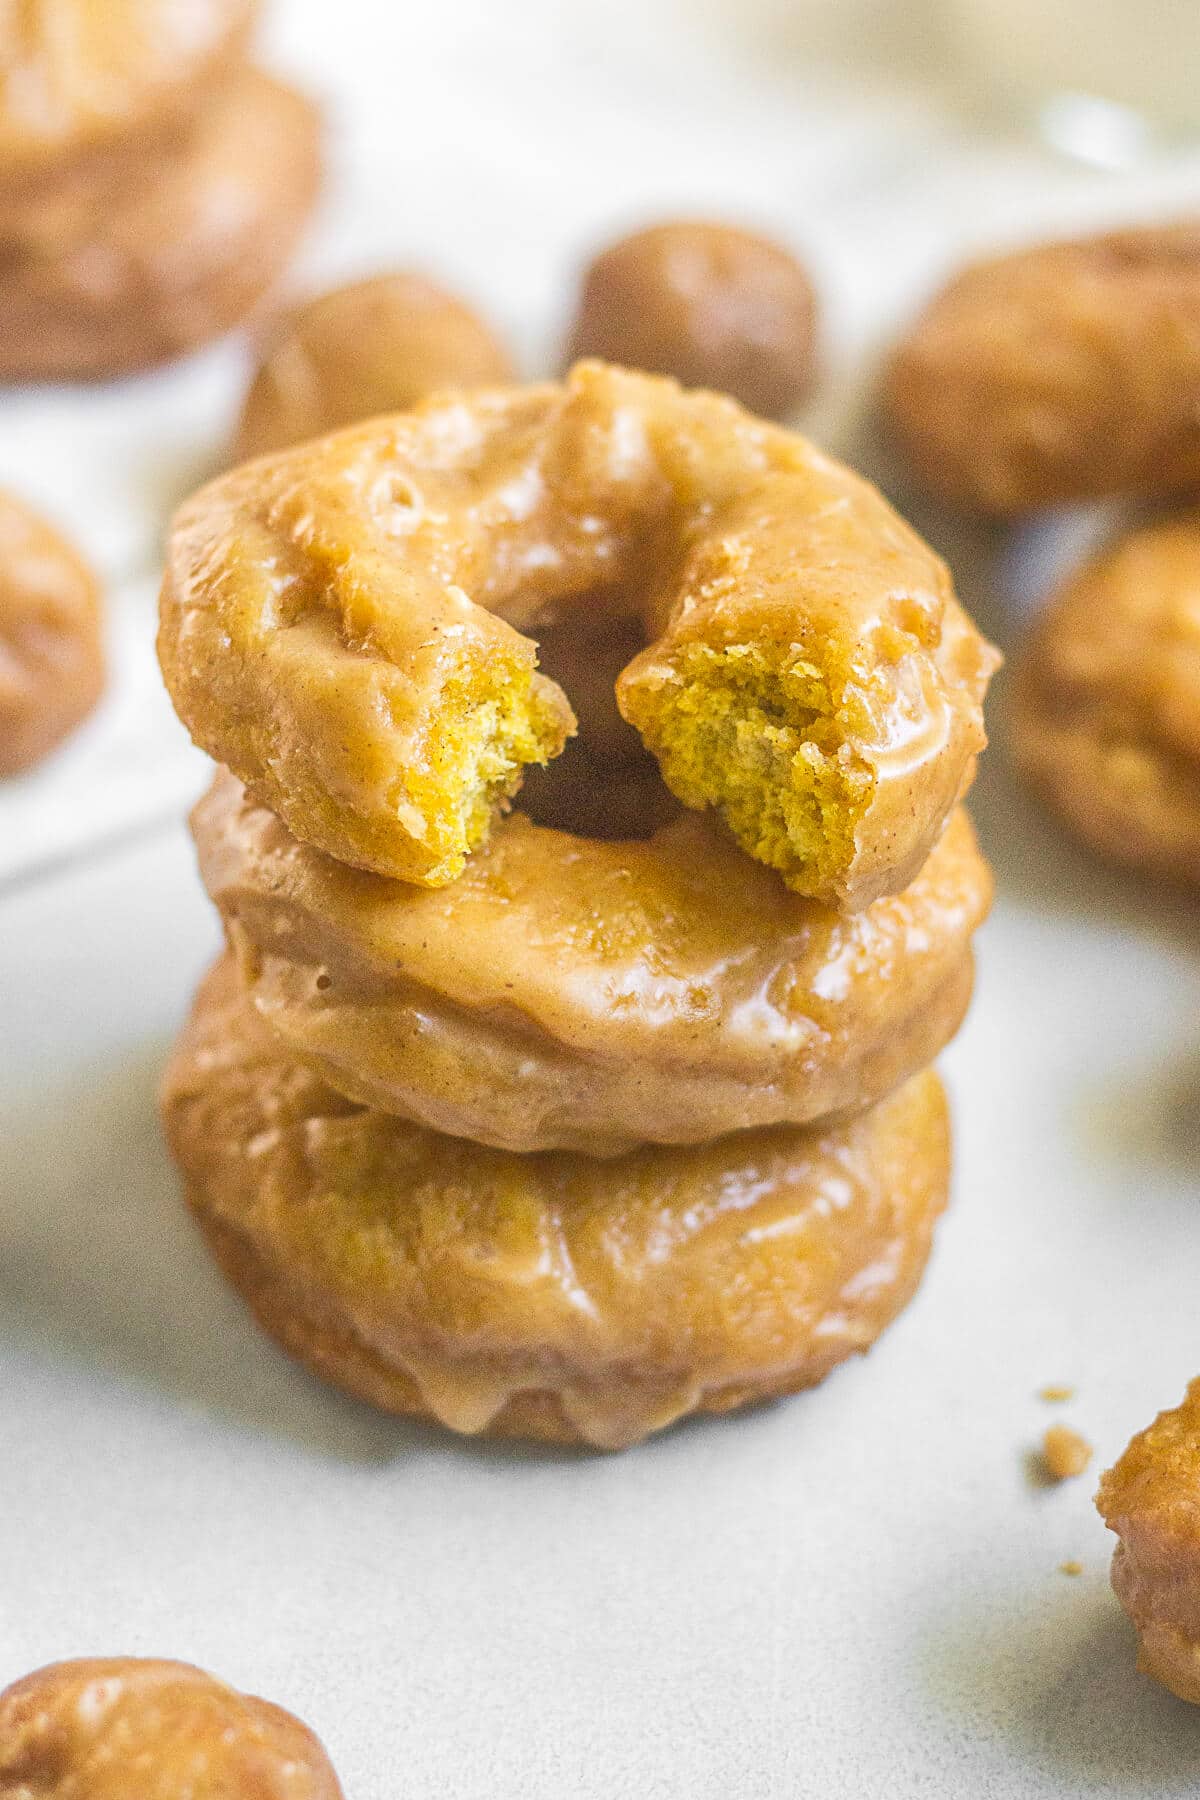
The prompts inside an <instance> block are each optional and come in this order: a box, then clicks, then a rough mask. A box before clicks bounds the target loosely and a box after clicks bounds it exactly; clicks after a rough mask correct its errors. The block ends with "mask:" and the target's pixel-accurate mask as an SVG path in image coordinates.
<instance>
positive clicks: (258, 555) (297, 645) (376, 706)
mask: <svg viewBox="0 0 1200 1800" xmlns="http://www.w3.org/2000/svg"><path fill="white" fill-rule="evenodd" d="M580 605H582V606H585V607H588V608H592V609H596V608H600V609H603V610H604V611H605V612H606V613H607V614H609V615H610V616H613V617H618V616H622V615H623V616H625V617H626V618H630V619H636V620H637V621H638V622H639V623H640V625H641V628H642V633H643V635H644V637H645V639H646V647H645V649H643V650H642V651H641V652H640V654H638V655H637V656H636V657H634V659H633V661H632V662H631V663H629V665H628V666H627V667H626V668H625V670H624V672H623V673H622V675H621V676H620V679H619V681H618V683H617V699H618V704H619V706H620V710H621V713H622V715H623V717H624V718H625V719H626V720H627V721H628V722H629V723H630V724H631V725H633V726H634V727H635V728H636V729H637V730H638V731H639V732H640V734H641V736H642V739H643V742H644V743H645V745H646V746H647V748H648V749H649V750H650V751H652V752H653V754H654V755H655V757H656V758H657V759H658V762H659V765H660V767H661V769H662V772H663V776H664V778H665V780H666V782H667V785H668V786H669V787H670V788H671V789H672V790H673V791H674V792H675V793H676V794H677V795H678V796H679V798H680V799H681V800H683V801H684V803H685V804H686V805H687V806H689V807H692V808H695V809H704V808H707V807H713V808H715V809H716V810H717V811H718V812H719V813H720V815H721V816H722V818H723V819H724V821H725V823H726V824H727V826H728V827H729V829H730V830H731V832H732V834H733V836H734V837H735V838H736V840H737V841H738V842H739V843H740V844H741V845H742V846H743V847H744V848H745V849H746V850H747V851H748V852H749V853H750V855H751V856H753V857H755V858H757V859H758V860H759V861H761V862H764V863H766V864H768V865H769V866H771V867H772V868H775V869H778V870H779V871H780V872H781V874H782V875H783V877H784V879H785V881H786V882H787V883H788V884H789V886H791V887H793V888H794V889H795V890H796V891H797V892H799V893H804V894H810V895H812V896H814V897H816V898H820V899H823V900H827V901H830V902H832V903H836V904H837V905H839V906H842V907H845V908H848V909H849V908H854V907H861V906H865V905H868V904H869V903H870V902H871V901H872V900H874V899H876V898H877V897H878V896H879V895H881V894H884V893H893V892H896V891H898V890H899V889H900V888H902V887H904V886H905V885H907V883H908V882H909V881H910V880H911V879H912V877H913V876H914V875H915V874H916V871H917V870H918V869H919V868H920V866H921V864H922V863H923V862H924V860H925V858H926V856H927V855H928V854H929V850H930V848H931V846H932V845H933V843H934V842H935V841H936V839H937V837H938V835H939V834H940V832H941V830H942V828H943V826H944V824H945V822H946V819H947V818H948V816H949V814H950V812H951V810H952V809H953V807H954V805H955V802H956V801H957V799H958V798H959V796H960V794H961V793H962V792H963V790H964V789H965V788H966V786H967V785H968V783H969V781H970V779H971V775H972V771H973V768H974V762H975V756H976V753H977V752H978V751H979V749H980V748H981V747H982V745H983V743H984V733H983V723H982V713H981V701H982V696H983V691H984V688H985V687H986V684H987V680H988V677H989V675H990V674H991V671H992V669H993V668H994V666H995V662H996V657H995V653H994V652H993V651H992V650H991V649H990V647H989V646H988V645H986V644H985V643H984V642H983V640H982V639H981V638H980V636H979V634H978V633H977V632H976V631H975V629H974V627H973V626H972V625H971V623H970V621H969V620H968V619H967V618H966V616H965V615H964V613H963V612H962V611H961V609H960V608H959V606H958V604H957V602H956V601H955V599H954V595H953V592H952V590H951V586H950V581H949V576H948V574H947V572H946V570H945V568H944V566H943V564H942V563H941V562H940V561H939V560H938V558H937V557H935V556H934V555H933V553H932V552H931V551H930V550H929V549H928V548H927V546H926V545H925V544H924V543H922V541H921V540H920V538H918V537H917V536H916V535H915V533H913V532H912V531H911V530H910V529H909V527H908V526H907V525H905V524H904V523H903V521H902V520H901V519H899V518H898V517H897V516H896V514H895V513H894V512H892V510H891V508H890V507H889V506H888V505H887V504H886V502H885V501H884V500H883V499H882V498H881V496H880V495H878V494H877V493H876V492H875V491H874V489H872V488H871V487H869V486H868V485H867V484H866V483H865V482H863V481H861V480H860V479H859V478H858V477H857V476H856V475H853V474H852V473H851V472H850V471H849V470H848V469H845V468H843V467H842V466H841V465H839V464H837V463H834V462H832V461H830V460H829V459H828V458H827V457H824V456H822V455H820V454H819V452H817V451H816V450H814V449H813V448H812V447H811V446H810V445H808V444H806V443H805V442H804V441H803V440H802V439H800V438H797V437H795V436H793V435H792V434H790V433H788V432H786V431H783V430H782V429H780V428H779V427H777V426H772V425H767V424H764V423H763V422H762V421H760V420H758V419H754V418H752V417H751V416H750V415H749V414H748V413H745V412H744V411H742V409H741V408H740V407H739V406H737V405H736V404H735V403H734V402H732V401H730V400H726V399H723V398H720V397H719V396H717V395H714V394H708V393H686V392H684V391H683V390H682V389H680V388H679V387H678V386H677V385H676V384H675V383H674V382H672V381H668V380H663V379H656V378H652V377H649V376H643V375H635V374H630V373H628V372H626V371H623V370H620V369H614V368H610V367H608V366H606V365H604V364H601V363H583V364H580V365H579V366H578V367H577V368H576V369H574V370H573V371H572V373H571V375H570V376H569V377H568V379H567V381H566V383H565V384H564V385H562V386H557V385H549V384H548V385H546V386H542V387H534V388H523V389H522V388H518V389H508V390H494V391H488V390H485V391H483V392H481V393H478V394H474V395H471V396H441V397H438V398H435V399H433V400H431V401H429V402H427V403H425V404H424V405H422V406H420V407H418V408H416V409H415V410H414V411H413V412H411V413H407V414H403V415H399V416H397V417H395V418H392V419H386V420H374V421H372V422H371V423H370V424H368V425H365V426H362V427H359V428H357V429H352V430H349V431H346V432H341V433H338V434H337V435H335V436H333V437H330V438H325V439H322V440H320V441H319V442H318V443H316V444H310V445H306V446H302V447H301V448H299V449H297V450H293V451H290V452H284V453H282V454H280V455H278V456H275V457H270V458H266V459H264V460H263V461H260V462H255V463H252V464H249V465H248V466H246V467H244V468H242V469H238V470H234V471H233V472H232V473H230V474H228V475H226V476H224V477H223V478H222V479H221V480H220V481H217V482H215V483H213V484H211V485H210V486H209V487H207V488H205V489H202V490H201V492H200V493H199V494H198V495H196V496H194V497H193V498H192V500H191V501H190V502H189V503H188V504H187V505H186V506H185V507H184V508H183V509H182V511H181V512H180V514H179V515H178V517H177V519H176V522H175V528H174V531H173V534H172V539H171V544H170V549H169V553H168V562H167V572H166V578H165V581H164V586H163V595H162V609H161V626H160V632H159V654H160V658H161V661H162V666H163V672H164V675H165V677H166V681H167V686H168V688H169V689H170V692H171V696H172V699H173V700H174V702H175V706H176V710H177V711H178V712H179V714H180V716H181V718H182V719H183V721H184V723H185V724H186V725H187V726H188V728H189V729H190V731H191V733H192V735H193V737H194V738H195V739H196V741H197V742H198V743H199V744H200V745H201V746H202V747H203V748H205V749H206V750H208V751H209V752H210V753H211V754H212V755H214V756H215V757H217V758H218V759H220V760H221V761H223V762H225V763H227V764H228V765H229V766H230V767H231V768H232V769H233V770H234V772H235V773H236V774H237V775H238V776H239V777H240V778H241V780H243V781H244V782H246V783H247V785H248V786H249V787H250V788H251V790H252V791H253V793H254V794H255V796H256V797H257V798H258V799H259V800H261V801H262V802H263V804H264V805H267V806H269V807H271V808H272V810H273V811H275V812H277V813H278V814H279V815H280V817H281V818H283V819H284V820H285V821H286V822H287V824H288V825H289V827H290V828H291V830H292V831H293V832H294V833H295V835H296V836H297V837H298V838H300V839H301V840H303V841H304V842H306V843H310V844H312V845H314V846H316V847H317V848H318V849H321V850H324V851H326V852H328V854H330V855H331V856H334V857H336V858H338V859H339V860H340V861H342V862H346V863H351V864H356V865H358V866H360V867H362V868H367V869H373V870H375V871H377V872H378V873H380V874H386V875H391V876H394V877H398V878H400V879H403V880H406V881H411V882H419V883H424V884H427V885H429V886H441V885H444V884H445V883H447V882H449V881H453V880H454V879H455V878H456V877H457V876H458V875H459V874H460V873H461V871H462V868H463V864H464V862H465V859H466V857H467V854H468V852H469V851H470V850H471V849H473V848H474V847H475V846H476V845H478V844H479V843H481V842H482V840H483V838H484V837H485V836H486V834H487V831H488V828H489V826H490V824H491V821H492V817H493V814H494V813H495V811H496V808H497V804H498V803H500V802H502V801H503V800H504V798H505V797H506V796H507V795H509V794H511V793H512V792H513V791H514V790H515V788H516V787H517V786H518V785H519V783H520V779H521V772H522V768H523V766H524V765H525V764H527V763H530V762H545V761H546V760H547V759H548V758H549V757H551V756H553V755H555V754H557V752H558V751H559V750H560V749H561V748H562V745H563V742H564V740H565V738H566V736H567V734H568V733H569V731H570V728H571V715H570V713H569V710H568V708H567V707H566V704H565V702H564V700H563V698H562V695H561V693H560V692H559V690H558V689H557V687H555V686H554V685H553V684H551V683H549V682H547V681H546V680H545V679H544V678H540V677H538V676H537V675H536V673H535V669H534V658H535V651H534V646H533V644H532V643H531V642H530V640H529V638H528V637H526V636H524V635H522V634H523V633H524V632H525V631H526V630H528V629H532V630H535V631H536V629H537V628H539V627H542V626H545V625H549V624H553V623H554V622H555V620H556V619H558V618H561V617H562V616H563V615H564V614H565V613H566V612H568V611H569V610H570V609H571V608H572V607H575V606H580Z"/></svg>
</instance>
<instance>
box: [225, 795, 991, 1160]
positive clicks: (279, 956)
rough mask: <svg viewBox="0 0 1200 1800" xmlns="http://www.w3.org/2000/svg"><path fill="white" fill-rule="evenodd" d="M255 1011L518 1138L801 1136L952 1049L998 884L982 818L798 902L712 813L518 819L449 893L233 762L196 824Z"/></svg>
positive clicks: (298, 1043) (325, 1065)
mask: <svg viewBox="0 0 1200 1800" xmlns="http://www.w3.org/2000/svg"><path fill="white" fill-rule="evenodd" d="M193 829H194V832H195V836H196V841H197V845H198V848H199V853H200V868H201V874H202V877H203V879H204V882H205V885H206V886H207V889H208V892H209V894H210V896H211V898H212V899H213V901H214V902H215V903H216V905H217V906H218V908H219V909H220V912H221V916H222V918H223V920H224V923H225V927H226V931H227V933H228V936H229V938H230V941H231V943H232V944H233V946H234V949H235V951H236V954H237V956H238V959H239V963H240V965H241V968H242V971H243V978H244V980H245V981H246V984H247V987H248V991H249V993H250V996H251V997H252V1000H253V1003H254V1005H255V1006H256V1008H257V1009H258V1011H259V1012H260V1014H261V1016H262V1017H263V1018H264V1019H266V1020H267V1021H268V1022H269V1023H270V1025H271V1027H272V1029H273V1030H274V1031H275V1032H276V1033H277V1034H278V1036H279V1038H280V1039H281V1040H282V1041H283V1042H284V1043H285V1044H286V1045H287V1046H288V1048H289V1050H290V1051H291V1052H292V1053H293V1054H295V1055H297V1056H301V1057H303V1058H305V1059H306V1060H308V1061H309V1062H310V1063H311V1064H312V1065H313V1066H315V1067H316V1068H318V1069H319V1070H320V1072H321V1074H322V1075H323V1076H324V1077H325V1079H327V1080H328V1081H329V1082H330V1084H331V1085H332V1086H334V1087H336V1088H338V1089H339V1090H340V1091H341V1092H343V1093H345V1094H347V1095H349V1096H350V1097H351V1098H353V1099H355V1100H360V1101H362V1102H364V1103H365V1104H368V1105H372V1106H377V1107H380V1108H381V1109H382V1110H384V1111H387V1112H393V1113H397V1114H399V1115H401V1116H403V1117H405V1118H409V1119H415V1120H417V1121H419V1122H420V1123H421V1124H424V1125H427V1126H429V1127H431V1128H432V1129H434V1130H437V1131H441V1132H446V1133H449V1134H451V1135H453V1136H456V1137H466V1138H471V1139H474V1140H475V1141H476V1142H478V1143H483V1144H492V1145H495V1146H497V1147H498V1148H501V1149H506V1150H510V1151H530V1150H543V1149H547V1150H548V1149H564V1150H566V1149H573V1150H582V1151H586V1152H588V1153H589V1154H591V1155H601V1156H610V1155H613V1154H616V1153H618V1152H620V1151H623V1150H626V1149H628V1148H630V1147H631V1146H632V1145H635V1144H639V1143H652V1144H655V1143H657V1144H663V1143H665V1144H670V1143H699V1142H701V1141H702V1140H705V1139H708V1138H712V1137H716V1136H719V1135H721V1134H723V1133H725V1132H730V1131H742V1130H745V1129H747V1128H749V1127H761V1126H770V1125H782V1124H787V1125H803V1124H808V1123H810V1122H812V1121H814V1120H817V1119H821V1118H824V1117H826V1116H827V1115H830V1114H835V1115H843V1114H847V1113H851V1112H854V1111H857V1110H860V1109H862V1108H863V1107H866V1106H868V1105H870V1104H872V1103H873V1102H874V1101H876V1100H879V1099H881V1098H882V1097H883V1095H885V1094H887V1093H889V1092H890V1091H891V1090H892V1089H893V1088H895V1087H896V1086H898V1085H899V1083H900V1082H902V1081H904V1080H906V1079H907V1078H908V1077H909V1076H910V1075H912V1074H913V1073H914V1072H915V1071H916V1070H917V1069H919V1068H922V1067H923V1066H924V1065H925V1064H926V1063H927V1062H929V1061H930V1059H931V1058H932V1057H934V1056H936V1055H937V1053H938V1051H939V1050H940V1049H941V1048H942V1046H943V1045H944V1044H945V1043H946V1042H947V1041H948V1040H949V1038H950V1037H951V1036H952V1035H953V1033H954V1032H955V1031H956V1030H957V1028H958V1025H959V1023H960V1021H961V1019H962V1016H963V1013H964V1011H965V1009H966V1005H967V1001H968V999H969V997H970V991H971V976H972V959H971V933H972V932H973V930H974V929H975V927H976V925H978V923H979V922H980V920H981V919H982V917H983V916H984V914H985V912H986V910H987V906H988V902H989V899H990V895H991V879H990V875H989V872H988V869H987V865H986V864H985V862H984V861H983V858H982V857H981V856H980V854H979V851H978V849H977V847H976V844H975V839H974V834H973V833H972V830H971V826H970V822H969V821H968V819H967V817H966V814H965V813H963V812H959V813H958V814H956V815H955V817H954V819H953V820H952V822H951V824H950V826H949V828H948V829H947V831H946V832H945V834H944V836H943V837H942V839H941V841H940V842H939V843H938V845H937V847H936V848H935V850H934V851H933V854H932V855H931V857H930V858H929V861H928V863H927V864H926V867H925V868H924V869H923V870H922V872H921V874H920V875H919V876H918V877H917V879H916V881H915V882H914V883H913V884H912V886H911V887H910V888H908V889H907V890H906V891H905V892H904V893H903V894H901V895H898V896H895V897H889V898H887V899H884V900H879V901H876V902H875V904H874V905H873V906H872V907H870V908H869V909H868V910H867V911H865V912H861V913H856V914H853V915H849V916H848V915H844V914H839V913H836V912H833V911H832V910H830V909H829V908H828V907H823V906H821V905H819V904H818V903H817V902H815V901H811V900H804V899H802V898H800V897H799V896H797V895H795V894H791V893H789V892H788V890H787V889H786V888H785V887H784V886H783V885H782V883H781V882H779V881H776V880H775V879H774V877H773V876H772V875H771V874H770V873H769V872H768V871H767V870H765V869H762V868H760V867H759V866H758V865H756V864H755V863H753V862H751V861H750V860H749V858H747V857H745V856H743V855H742V854H741V852H740V851H738V850H737V849H736V847H735V846H734V845H732V844H730V843H728V842H727V841H726V840H725V839H724V838H723V837H722V835H721V834H720V833H718V832H716V831H714V830H713V829H712V827H711V826H710V825H709V824H707V823H706V822H705V821H704V820H703V819H697V818H695V817H694V816H692V815H687V816H685V817H683V818H681V819H678V820H677V821H676V822H675V823H673V824H667V825H665V826H664V827H662V828H661V829H660V830H659V831H658V832H656V833H655V834H654V836H652V837H651V838H649V839H648V840H646V841H644V842H633V843H629V842H620V843H615V844H614V843H606V842H597V841H594V840H591V839H588V838H583V837H570V836H567V835H566V834H564V833H561V832H558V831H548V830H545V829H543V828H541V827H538V826H536V825H534V824H533V823H532V822H531V821H530V820H528V819H527V818H524V817H522V816H521V815H520V814H514V815H512V816H511V817H510V818H508V819H506V820H505V821H504V822H503V823H502V824H501V825H499V826H498V827H497V829H496V830H495V832H493V834H492V837H491V839H490V841H489V843H488V844H487V845H486V847H485V848H483V849H482V850H480V851H478V852H477V853H476V855H475V856H474V857H473V858H472V859H471V862H470V863H469V865H468V867H467V869H466V872H465V873H464V874H463V875H462V876H461V877H460V879H459V880H458V881H457V882H455V883H454V884H453V886H451V887H449V888H443V889H436V890H432V889H428V888H420V887H417V886H415V885H411V884H408V883H404V882H393V881H387V880H384V879H381V878H380V877H379V876H371V875H366V874H364V873H363V872H362V871H361V870H357V869H349V868H347V867H346V866H345V865H344V864H341V863H337V862H334V861H333V859H332V858H330V857H325V856H322V855H321V854H320V852H318V851H314V850H312V849H309V848H308V847H306V846H304V845H301V844H298V843H297V842H296V840H295V839H294V838H293V837H291V835H290V834H289V832H288V830H287V827H286V826H285V825H283V824H282V823H281V821H280V820H279V819H277V818H276V817H275V815H274V814H273V813H271V812H269V811H268V810H267V809H266V808H265V807H261V806H258V805H257V804H255V803H254V802H253V801H251V800H250V799H249V798H248V797H247V795H246V793H245V790H244V789H242V788H241V787H240V785H239V784H238V783H237V782H236V781H235V780H234V779H233V777H232V776H229V775H224V776H222V777H221V778H219V779H218V781H217V784H216V786H215V787H214V789H213V791H212V792H211V794H210V795H209V796H208V798H207V799H205V800H204V801H202V802H201V804H200V805H199V806H198V807H197V809H196V811H195V813H194V815H193Z"/></svg>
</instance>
